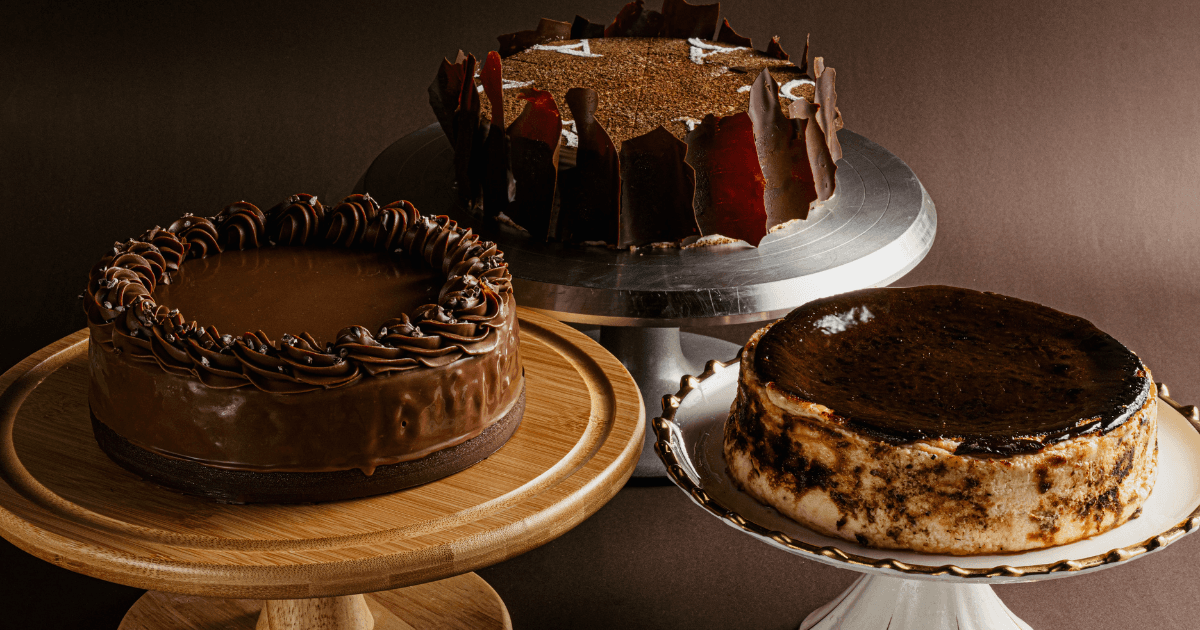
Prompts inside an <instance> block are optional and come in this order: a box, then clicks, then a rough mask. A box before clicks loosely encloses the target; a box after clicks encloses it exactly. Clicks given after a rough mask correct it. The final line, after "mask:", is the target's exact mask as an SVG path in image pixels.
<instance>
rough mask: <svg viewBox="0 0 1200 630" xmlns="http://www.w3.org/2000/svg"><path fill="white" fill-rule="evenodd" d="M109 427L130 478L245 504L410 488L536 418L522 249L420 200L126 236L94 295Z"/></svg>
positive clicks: (94, 365)
mask: <svg viewBox="0 0 1200 630" xmlns="http://www.w3.org/2000/svg"><path fill="white" fill-rule="evenodd" d="M84 304H85V311H86V313H87V317H88V327H89V329H90V331H91V344H90V352H89V357H90V366H91V381H90V389H89V394H88V401H89V406H90V408H91V414H92V424H93V429H94V432H95V435H96V438H97V440H98V442H99V444H100V446H101V448H102V449H103V450H104V451H105V452H106V453H107V454H108V455H109V456H110V457H111V458H112V459H113V460H114V461H116V462H117V463H118V464H120V465H121V466H123V467H125V468H127V469H129V470H131V471H133V472H135V473H137V474H139V475H141V476H143V477H145V478H147V479H149V480H151V481H155V482H158V483H161V484H163V485H167V486H170V487H173V488H176V489H178V490H181V491H183V492H186V493H189V494H196V495H201V496H206V497H211V498H214V499H218V500H221V501H228V502H238V503H242V502H312V501H330V500H337V499H347V498H353V497H360V496H367V495H371V494H379V493H383V492H391V491H394V490H398V489H401V488H406V487H410V486H413V485H417V484H421V483H426V482H428V481H432V480H434V479H438V478H440V477H444V476H446V475H449V474H452V473H454V472H457V471H459V470H462V469H464V468H466V467H468V466H470V465H472V464H474V463H476V462H478V461H480V460H481V459H483V458H485V457H487V456H488V455H489V454H491V453H492V452H494V451H495V450H496V449H498V448H500V446H501V445H503V444H504V442H505V441H506V440H507V439H508V437H509V436H510V435H512V433H513V431H514V430H515V429H516V427H517V425H518V424H519V423H520V421H521V416H522V413H523V410H524V404H525V403H524V401H525V393H524V378H523V375H522V371H521V367H520V361H519V358H518V348H517V321H516V312H515V305H514V303H513V299H512V290H511V287H510V276H509V273H508V269H507V266H506V265H505V263H504V260H503V254H502V253H501V252H499V251H497V250H496V247H495V245H494V244H492V243H489V242H486V241H481V240H480V239H479V237H478V236H476V235H475V234H472V233H471V231H470V230H464V229H462V228H460V227H458V226H457V225H456V223H455V222H454V221H451V220H449V219H447V218H446V217H429V216H422V215H421V214H420V213H418V212H417V210H416V209H415V208H413V206H412V205H411V204H409V203H408V202H396V203H393V204H390V205H388V206H385V207H382V208H381V207H379V205H378V204H377V203H376V202H375V201H374V200H373V199H371V198H370V197H369V196H365V195H353V196H351V197H348V198H347V199H345V200H344V201H342V202H341V203H339V204H337V205H336V206H335V207H333V208H332V210H327V209H326V208H325V207H324V206H323V205H322V204H321V203H320V202H319V201H318V200H317V198H316V197H313V196H311V195H296V196H293V197H291V198H290V199H288V200H287V201H285V202H284V203H281V204H279V205H277V206H275V207H274V208H272V209H271V210H269V211H267V212H265V213H264V212H262V211H260V210H259V209H258V208H257V207H255V206H254V205H252V204H250V203H246V202H239V203H235V204H232V205H230V206H228V207H227V208H225V209H224V210H222V211H221V212H220V213H219V214H217V215H216V216H211V217H199V216H191V215H185V216H184V217H182V218H180V219H179V220H177V221H175V222H174V223H172V224H171V225H170V226H169V227H168V228H166V229H162V228H159V227H155V228H154V229H152V230H149V231H148V232H146V233H145V234H142V235H141V236H139V237H138V238H136V239H130V240H128V241H125V242H118V243H115V244H114V245H113V249H112V251H111V252H110V253H109V254H107V255H105V256H104V257H103V258H102V259H101V260H100V262H99V263H97V265H96V266H95V267H94V268H93V270H92V272H91V276H90V278H89V281H88V290H87V292H86V293H85V294H84Z"/></svg>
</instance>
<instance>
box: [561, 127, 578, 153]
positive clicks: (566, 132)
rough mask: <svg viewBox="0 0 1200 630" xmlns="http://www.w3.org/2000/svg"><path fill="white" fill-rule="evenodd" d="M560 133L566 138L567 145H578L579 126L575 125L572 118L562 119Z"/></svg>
mask: <svg viewBox="0 0 1200 630" xmlns="http://www.w3.org/2000/svg"><path fill="white" fill-rule="evenodd" d="M562 135H563V137H565V138H566V139H567V146H569V147H577V146H579V127H577V126H576V125H575V121H574V120H564V121H563V124H562Z"/></svg>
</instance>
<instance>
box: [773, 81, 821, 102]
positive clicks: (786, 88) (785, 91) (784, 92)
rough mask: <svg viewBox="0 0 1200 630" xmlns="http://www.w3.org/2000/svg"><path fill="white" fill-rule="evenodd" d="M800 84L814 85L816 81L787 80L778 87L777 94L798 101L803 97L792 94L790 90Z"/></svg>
mask: <svg viewBox="0 0 1200 630" xmlns="http://www.w3.org/2000/svg"><path fill="white" fill-rule="evenodd" d="M801 85H816V83H814V82H813V80H812V79H792V80H791V81H788V82H787V83H784V84H783V85H781V86H780V87H779V95H780V96H785V97H787V98H790V99H792V100H793V101H798V100H800V99H802V98H804V97H803V96H797V95H796V94H792V90H794V89H796V88H798V87H800V86H801Z"/></svg>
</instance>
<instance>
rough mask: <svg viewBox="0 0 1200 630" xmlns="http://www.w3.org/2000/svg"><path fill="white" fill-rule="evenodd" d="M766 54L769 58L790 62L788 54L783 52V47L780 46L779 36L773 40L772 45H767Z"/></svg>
mask: <svg viewBox="0 0 1200 630" xmlns="http://www.w3.org/2000/svg"><path fill="white" fill-rule="evenodd" d="M766 54H767V56H768V57H774V58H776V59H781V60H783V61H787V60H788V54H787V53H785V52H783V46H780V45H779V36H778V35H776V36H775V37H772V38H771V43H770V44H767V50H766Z"/></svg>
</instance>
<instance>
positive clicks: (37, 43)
mask: <svg viewBox="0 0 1200 630" xmlns="http://www.w3.org/2000/svg"><path fill="white" fill-rule="evenodd" d="M621 4H622V2H620V0H613V1H606V2H584V1H582V0H580V1H579V2H577V3H574V4H569V3H562V2H553V1H549V0H546V1H540V2H539V1H534V0H526V1H523V2H484V1H475V2H465V1H460V2H454V1H441V2H430V3H425V2H421V3H416V2H363V3H334V2H324V3H295V2H253V3H251V2H242V3H232V2H229V3H212V2H195V3H160V2H91V3H58V4H48V3H38V2H26V3H22V4H21V5H20V6H18V7H16V8H13V7H8V8H5V9H2V10H0V53H2V56H0V120H2V123H0V195H2V198H0V203H2V205H0V208H3V210H2V211H0V212H2V213H3V215H2V216H3V230H2V234H3V236H4V241H5V246H4V247H0V269H2V270H3V272H0V277H2V278H3V280H2V281H0V295H2V296H3V297H4V300H5V304H4V307H3V308H2V309H0V322H2V332H3V339H4V343H3V345H2V347H0V369H7V368H8V367H11V366H12V365H14V364H15V363H16V362H17V361H19V360H20V359H21V358H23V357H25V356H26V355H28V354H30V353H32V352H34V351H35V350H37V349H39V348H41V347H42V346H44V345H46V344H48V343H50V342H51V341H53V340H55V339H58V338H59V337H62V336H64V335H66V334H69V333H71V332H73V331H75V330H77V329H79V328H81V327H82V326H83V325H84V319H83V316H82V314H81V312H80V309H79V304H78V302H77V300H76V295H77V294H78V293H79V292H80V291H82V290H83V283H84V280H85V278H86V274H87V271H88V270H89V268H90V267H91V265H92V264H93V262H94V261H95V260H96V259H97V258H98V257H99V256H100V255H101V254H102V253H103V251H104V250H105V248H106V247H108V246H110V245H111V243H112V242H113V241H114V240H117V239H122V240H123V239H125V238H127V237H129V236H132V235H136V234H139V233H141V232H142V231H143V230H145V229H146V228H147V227H150V226H153V225H156V224H161V225H166V224H167V223H169V222H170V221H172V220H173V219H175V218H176V217H178V216H179V215H180V214H182V213H183V212H193V213H196V214H204V215H209V214H214V213H216V212H217V211H218V210H219V209H220V208H221V207H222V206H224V205H225V204H227V203H229V202H231V201H235V200H239V199H246V200H249V201H252V202H254V203H256V204H258V205H259V206H260V207H264V208H265V207H269V206H271V205H273V204H274V203H276V202H277V201H279V200H281V199H283V198H284V197H286V196H287V195H290V194H292V193H296V192H311V193H314V194H316V195H318V196H320V197H321V198H322V199H323V200H336V199H340V198H341V197H342V196H344V195H346V194H348V193H349V192H350V190H351V189H352V188H353V187H354V185H355V183H356V182H357V181H358V179H359V177H360V176H361V175H362V174H363V173H364V171H365V170H366V169H367V167H368V166H369V165H370V164H371V162H372V160H374V158H375V157H376V156H377V155H379V153H380V152H381V151H383V149H384V148H386V147H387V146H388V145H389V144H391V143H392V142H393V141H395V140H396V139H397V138H400V137H401V136H404V135H405V134H408V133H410V132H412V131H414V130H417V129H419V128H421V127H424V126H426V125H428V124H430V123H432V122H434V116H433V113H432V112H431V111H430V109H429V107H428V103H427V96H426V87H427V86H428V84H429V83H430V82H431V81H432V79H433V75H434V72H435V71H436V68H437V64H438V62H439V61H440V60H441V59H442V57H445V56H449V57H453V55H454V54H455V51H456V50H458V49H459V48H462V49H464V50H467V51H471V52H474V53H475V54H476V55H482V54H484V53H485V52H486V51H487V50H490V49H493V48H495V45H496V42H495V36H496V35H497V34H500V33H507V32H512V31H517V30H523V29H528V28H532V27H533V26H534V25H536V23H537V20H538V18H540V17H543V16H545V17H552V18H556V19H561V20H567V21H569V20H570V19H571V18H572V17H573V16H574V15H575V14H576V13H579V14H582V15H584V16H585V17H588V18H590V19H591V20H592V21H596V22H599V21H607V20H610V19H611V18H612V16H613V15H614V14H615V13H616V11H617V10H618V9H619V8H620V6H621ZM648 4H649V6H650V7H651V8H655V9H657V8H658V7H657V5H658V2H657V0H649V2H648ZM722 13H723V15H724V16H726V17H728V18H729V20H730V22H731V23H732V24H733V26H734V27H735V28H736V29H737V30H738V31H739V32H740V33H742V34H743V35H748V36H751V37H752V38H753V39H754V40H755V42H756V43H757V44H758V45H760V46H761V45H763V44H765V43H766V41H767V40H768V39H769V37H770V36H771V35H776V34H778V35H781V36H782V37H783V44H784V47H785V49H788V50H789V51H791V52H793V53H794V54H799V52H800V51H801V50H802V49H803V41H804V36H805V34H806V33H811V34H812V47H813V52H814V54H816V55H821V56H824V57H825V59H826V61H827V63H828V64H829V65H830V66H833V67H835V68H836V69H837V72H838V74H837V77H838V85H837V91H838V105H839V107H840V109H841V111H842V113H843V116H844V119H845V122H846V126H847V127H848V128H850V129H852V130H854V131H855V132H858V133H860V134H862V135H864V136H866V137H867V138H870V139H871V140H873V141H875V142H877V143H879V144H881V145H883V146H884V147H886V148H888V149H889V150H891V151H892V152H893V153H895V154H896V155H897V156H899V157H900V158H901V159H903V160H904V161H906V162H907V163H908V164H909V165H910V166H911V167H912V169H913V170H914V171H915V172H916V173H917V175H918V177H920V179H921V181H922V182H923V183H924V185H925V187H926V188H927V189H928V191H929V193H930V195H931V196H932V197H933V199H934V201H935V203H936V204H937V212H938V234H937V239H936V241H935V243H934V246H933V249H932V251H931V252H930V253H929V255H928V257H927V258H926V259H925V260H924V262H922V263H921V264H920V265H919V266H918V267H917V268H916V269H915V270H914V271H912V272H911V273H909V274H908V275H907V276H905V277H904V278H902V279H901V280H900V281H899V282H897V284H899V285H917V284H934V283H936V284H950V285H958V286H964V287H970V288H974V289H981V290H989V291H997V292H1000V293H1005V294H1009V295H1014V296H1017V297H1020V298H1024V299H1027V300H1033V301H1037V302H1041V303H1044V304H1047V305H1050V306H1052V307H1055V308H1058V309H1060V310H1064V311H1067V312H1070V313H1074V314H1078V315H1082V316H1084V317H1087V318H1088V319H1090V320H1092V321H1093V322H1095V323H1096V324H1097V325H1099V326H1100V327H1101V328H1102V329H1104V330H1106V331H1108V332H1110V333H1112V334H1113V335H1114V336H1116V337H1117V338H1118V339H1120V340H1122V341H1123V342H1124V343H1125V344H1126V345H1127V346H1129V347H1130V348H1131V349H1133V350H1134V351H1135V352H1137V353H1138V354H1139V355H1140V356H1142V357H1143V358H1144V359H1145V361H1146V362H1147V364H1148V365H1149V366H1150V368H1151V369H1152V370H1153V371H1154V375H1155V378H1156V380H1160V381H1165V382H1167V383H1169V384H1170V385H1171V388H1172V393H1173V395H1174V396H1175V398H1176V399H1178V400H1181V401H1184V402H1191V403H1195V402H1200V359H1198V357H1200V325H1198V321H1197V315H1196V314H1197V313H1198V312H1200V255H1198V253H1200V247H1198V246H1200V72H1198V71H1197V69H1198V68H1200V35H1198V34H1197V33H1200V6H1198V5H1196V4H1195V3H1192V2H1186V1H1170V0H1161V1H1156V2H1150V3H1145V4H1140V3H1129V2H1111V1H1106V2H1094V1H1078V2H1074V1H1072V2H1051V3H1046V2H1039V1H1035V0H1023V1H1013V2H937V1H934V0H924V1H917V2H885V1H875V2H872V1H868V0H851V1H847V0H841V1H835V0H818V1H813V2H773V1H766V0H759V1H745V2H725V3H722ZM385 201H391V200H390V199H389V200H385ZM752 329H753V326H737V327H731V328H721V329H707V330H704V331H703V332H707V333H709V334H713V335H716V336H720V337H724V338H726V339H730V340H733V341H738V342H741V341H744V340H745V338H746V337H747V336H748V335H749V333H750V332H751V330H752ZM720 358H725V357H720ZM657 411H658V410H657V409H648V412H650V414H651V415H656V412H657ZM743 539H745V540H743ZM1198 560H1200V538H1195V537H1193V538H1191V539H1187V540H1184V541H1183V542H1181V543H1179V544H1177V545H1175V546H1173V547H1171V548H1169V549H1167V550H1165V551H1164V552H1163V553H1160V554H1155V555H1153V556H1150V557H1148V558H1146V559H1143V560H1139V561H1137V562H1134V563H1131V564H1128V565H1124V566H1121V567H1117V568H1114V569H1111V570H1106V571H1103V572H1101V573H1097V574H1092V575H1085V576H1079V577H1072V578H1071V579H1064V580H1054V581H1050V582H1043V583H1039V584H1028V585H1016V586H1006V587H1000V588H998V589H997V590H998V592H999V593H1000V595H1001V597H1002V598H1004V600H1005V601H1006V602H1007V603H1008V604H1009V605H1010V607H1011V608H1012V609H1013V610H1014V612H1016V613H1017V614H1018V615H1020V616H1022V617H1023V618H1024V619H1025V620H1026V621H1027V622H1029V623H1030V624H1032V625H1033V626H1034V627H1035V628H1088V629H1099V628H1105V629H1107V628H1113V629H1116V628H1130V627H1136V626H1138V625H1143V626H1145V625H1147V624H1148V627H1156V628H1189V627H1194V626H1195V623H1196V622H1195V620H1196V619H1200V599H1197V598H1195V597H1194V596H1193V592H1194V589H1193V588H1192V587H1191V586H1190V585H1192V584H1195V583H1197V581H1198V580H1200V567H1197V561H1198ZM481 574H482V575H483V576H484V577H485V578H486V579H488V580H489V581H490V582H491V584H492V585H493V586H494V587H495V588H496V590H497V591H498V592H499V593H500V594H501V595H502V596H503V597H504V598H505V600H506V602H507V604H508V606H509V609H510V611H511V612H512V616H513V620H514V622H515V624H516V627H518V628H543V627H544V628H558V627H573V628H590V627H597V628H599V627H668V628H671V627H679V628H682V627H688V628H734V627H755V628H789V627H790V628H794V627H795V626H796V625H797V624H798V623H799V621H800V620H801V619H802V618H803V617H804V615H805V614H807V613H808V612H809V611H811V610H812V609H814V608H815V607H817V606H818V605H820V604H822V603H824V602H825V601H826V600H828V599H830V598H832V597H833V596H834V595H836V594H837V592H839V591H840V590H841V589H842V588H844V587H845V586H846V585H848V584H849V582H850V581H851V580H852V579H853V578H854V574H852V573H850V572H847V571H841V570H838V569H834V568H831V567H826V566H823V565H818V564H816V563H812V562H808V561H804V560H800V559H798V558H794V557H791V556H788V555H787V554H784V553H782V552H780V551H777V550H774V549H770V548H767V547H766V546H765V545H761V544H759V543H756V542H754V541H751V540H749V539H748V537H746V536H743V535H740V534H738V533H737V532H735V531H733V530H732V529H730V528H728V527H725V526H723V525H722V524H720V523H719V522H717V521H716V519H712V518H710V517H708V516H707V515H705V514H703V513H702V512H701V511H700V510H699V509H695V508H693V507H692V506H691V505H690V503H689V502H688V500H687V499H686V497H684V496H683V494H682V493H681V492H679V491H678V490H676V489H674V488H673V487H636V488H628V489H626V490H625V491H623V492H622V493H621V494H620V495H618V497H617V498H616V499H615V500H614V501H613V502H612V503H611V504H609V505H608V506H606V507H605V508H604V509H602V510H601V511H600V512H599V513H598V514H597V515H596V516H595V517H593V518H592V519H590V520H588V521H586V522H585V523H584V524H582V525H581V526H580V527H578V528H577V529H576V530H574V531H572V532H571V533H569V534H567V535H566V536H564V537H563V538H561V539H559V540H558V541H555V542H554V543H551V544H550V545H548V546H546V547H543V548H541V549H538V550H535V551H534V552H531V553H529V554H526V555H525V556H522V557H519V558H516V559H513V560H510V561H508V562H506V563H503V564H501V565H499V566H496V567H493V568H490V569H487V570H484V571H481ZM138 594H139V593H138V592H137V591H135V590H133V589H128V588H125V587H120V586H114V585H107V584H105V583H103V582H99V581H96V580H92V579H90V578H84V577H81V576H78V575H75V574H73V573H70V572H69V571H66V570H63V569H58V568H56V567H53V566H51V565H49V564H46V563H44V562H41V561H38V560H36V559H34V558H32V557H31V556H28V555H26V554H24V553H23V552H21V551H19V550H17V549H15V548H14V547H12V546H11V545H9V544H7V543H3V542H0V615H6V616H4V617H0V627H14V628H19V627H35V626H34V625H33V621H32V619H34V618H37V617H40V616H41V615H44V614H47V613H49V612H50V611H53V614H54V615H55V617H56V618H57V619H58V620H59V621H60V622H61V625H59V626H58V627H63V628H115V627H116V624H117V623H118V622H119V619H120V617H121V615H122V614H123V611H124V610H125V609H127V608H128V606H129V605H130V604H132V602H133V600H134V599H136V597H137V595H138ZM67 600H74V601H77V602H78V604H77V605H75V606H66V605H65V602H66V601H67ZM40 627H45V626H40Z"/></svg>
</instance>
